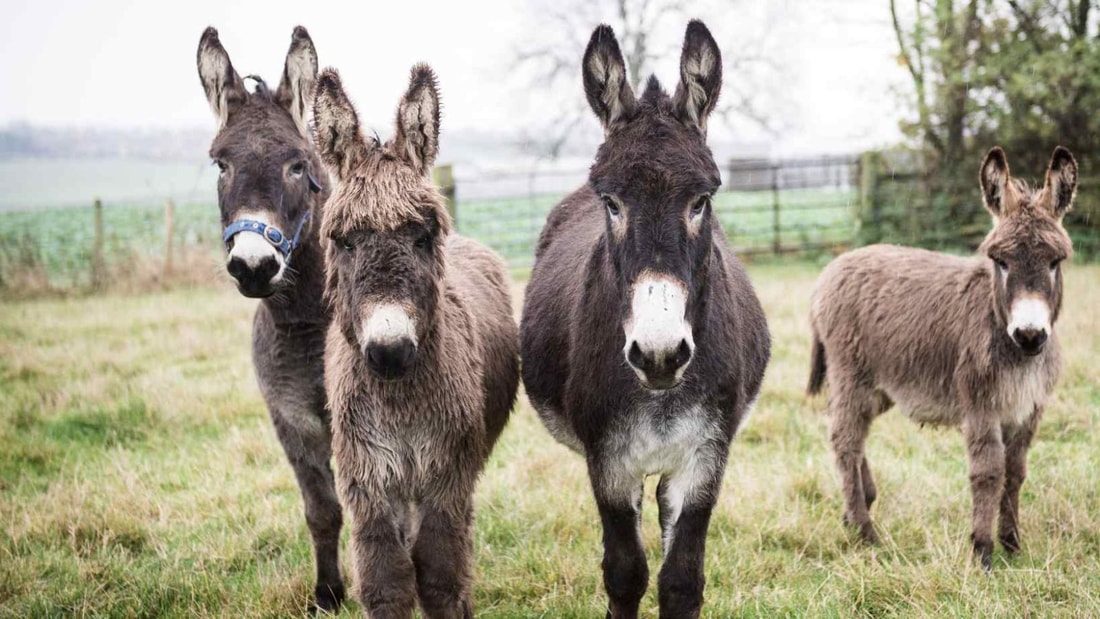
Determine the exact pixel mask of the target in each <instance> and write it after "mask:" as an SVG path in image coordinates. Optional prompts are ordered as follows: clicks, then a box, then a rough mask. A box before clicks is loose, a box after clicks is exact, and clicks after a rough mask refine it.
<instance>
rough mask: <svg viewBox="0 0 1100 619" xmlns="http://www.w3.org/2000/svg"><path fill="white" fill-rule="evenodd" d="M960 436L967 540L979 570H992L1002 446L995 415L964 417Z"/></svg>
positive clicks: (1002, 470) (1000, 491)
mask: <svg viewBox="0 0 1100 619" xmlns="http://www.w3.org/2000/svg"><path fill="white" fill-rule="evenodd" d="M963 436H964V437H965V438H966V451H967V455H968V456H969V461H970V493H971V495H972V497H973V500H974V507H973V509H974V511H973V522H972V528H971V533H970V539H971V541H972V542H973V543H974V554H975V555H977V556H978V558H979V559H980V560H981V564H982V569H984V570H986V571H989V570H990V569H992V567H993V518H994V517H995V516H996V514H997V506H998V504H999V503H1000V502H1001V496H1002V494H1003V491H1004V477H1005V447H1004V443H1003V442H1002V440H1001V424H1000V420H999V419H997V418H996V416H995V415H989V414H985V415H983V414H974V413H971V414H969V415H966V416H965V417H964V419H963Z"/></svg>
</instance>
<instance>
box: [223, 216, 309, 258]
mask: <svg viewBox="0 0 1100 619" xmlns="http://www.w3.org/2000/svg"><path fill="white" fill-rule="evenodd" d="M312 215H313V213H312V211H308V210H307V211H306V212H305V214H304V215H302V218H301V219H300V220H298V229H297V230H295V231H294V236H293V237H292V238H291V237H287V235H286V234H284V233H283V231H282V230H280V229H278V228H276V227H275V226H273V225H271V224H265V223H264V222H262V221H256V220H254V219H238V220H237V221H234V222H233V223H231V224H229V225H228V226H226V227H225V230H224V231H223V232H222V241H223V242H224V243H225V245H226V249H227V250H228V249H229V241H230V240H232V239H233V237H235V236H237V235H238V234H240V233H241V232H255V233H256V234H258V235H260V236H262V237H263V238H264V240H265V241H267V242H268V243H270V244H271V246H272V247H274V248H275V249H276V250H277V251H278V252H279V253H280V254H282V256H283V259H284V260H285V261H286V263H287V264H288V265H289V264H290V257H291V254H293V253H294V250H295V249H298V245H299V241H300V240H301V236H302V229H303V228H305V226H306V222H308V221H309V219H310V217H311V216H312Z"/></svg>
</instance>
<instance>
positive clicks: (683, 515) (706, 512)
mask: <svg viewBox="0 0 1100 619" xmlns="http://www.w3.org/2000/svg"><path fill="white" fill-rule="evenodd" d="M720 453H721V452H720ZM709 464H710V466H704V461H703V460H699V461H697V462H692V463H691V464H690V465H689V466H688V467H685V468H684V469H683V470H680V471H677V472H676V473H674V474H672V475H667V476H664V477H662V478H661V482H660V484H658V486H657V504H658V506H659V507H660V520H661V531H662V542H663V545H664V554H665V556H664V561H663V563H662V565H661V571H660V572H659V573H658V574H657V599H658V604H659V606H660V611H661V617H673V618H677V619H678V618H680V617H688V618H694V617H698V616H699V612H700V609H701V608H702V606H703V589H704V587H705V586H706V578H705V576H704V574H703V562H704V557H705V555H706V541H707V528H708V527H709V525H710V515H711V512H712V511H713V510H714V504H715V502H716V501H717V498H718V489H719V486H720V485H721V482H722V472H723V471H724V470H725V460H724V458H721V457H715V458H711V459H710V461H709Z"/></svg>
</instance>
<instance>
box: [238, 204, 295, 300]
mask: <svg viewBox="0 0 1100 619" xmlns="http://www.w3.org/2000/svg"><path fill="white" fill-rule="evenodd" d="M237 219H238V220H240V219H250V220H252V221H258V222H260V223H263V224H267V225H269V226H270V225H272V222H271V217H270V216H269V215H268V214H267V213H259V212H244V213H240V214H239V215H238V216H237ZM233 258H240V259H241V260H243V261H244V263H245V264H246V265H247V266H248V268H250V269H255V268H256V267H258V266H260V263H261V262H262V261H263V260H264V259H265V258H274V259H275V262H276V263H278V265H279V271H278V272H277V273H275V277H272V278H271V283H272V284H277V283H279V282H280V281H281V280H282V279H283V272H284V271H285V270H286V261H285V260H283V255H282V254H280V253H279V250H277V249H275V247H274V246H273V245H272V244H271V243H269V242H268V241H267V239H265V238H264V237H263V235H261V234H260V233H258V232H249V231H244V232H238V233H237V234H236V235H235V236H234V237H233V249H231V250H229V257H228V260H232V259H233Z"/></svg>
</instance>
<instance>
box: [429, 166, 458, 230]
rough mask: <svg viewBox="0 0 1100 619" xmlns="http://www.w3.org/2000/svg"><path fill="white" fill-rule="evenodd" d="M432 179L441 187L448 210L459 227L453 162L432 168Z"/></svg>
mask: <svg viewBox="0 0 1100 619" xmlns="http://www.w3.org/2000/svg"><path fill="white" fill-rule="evenodd" d="M432 181H433V182H435V186H436V187H439V191H440V193H442V194H443V197H444V198H445V199H446V200H447V212H448V213H450V214H451V221H453V222H454V224H455V227H456V228H457V227H458V210H457V209H456V207H455V172H454V166H452V165H451V164H447V165H438V166H435V167H434V168H432Z"/></svg>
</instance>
